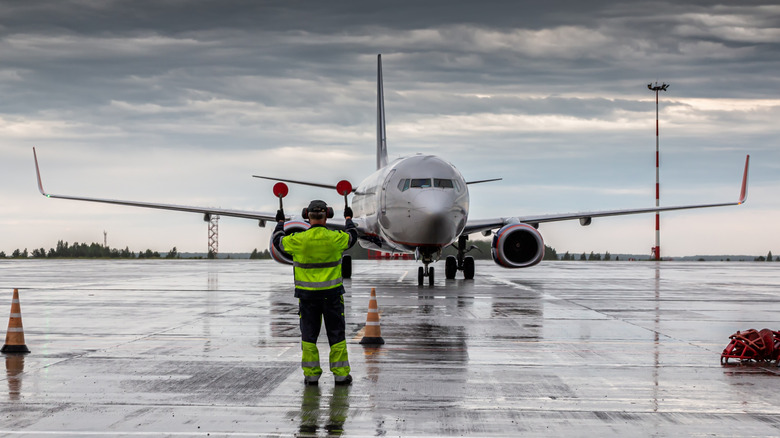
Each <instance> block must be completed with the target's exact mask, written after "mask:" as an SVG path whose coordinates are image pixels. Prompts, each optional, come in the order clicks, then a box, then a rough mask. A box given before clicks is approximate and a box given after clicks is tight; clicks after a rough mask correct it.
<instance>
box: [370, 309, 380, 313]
mask: <svg viewBox="0 0 780 438" xmlns="http://www.w3.org/2000/svg"><path fill="white" fill-rule="evenodd" d="M368 313H379V309H368Z"/></svg>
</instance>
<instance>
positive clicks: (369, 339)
mask: <svg viewBox="0 0 780 438" xmlns="http://www.w3.org/2000/svg"><path fill="white" fill-rule="evenodd" d="M360 343H361V344H363V345H381V344H384V343H385V340H384V339H382V329H381V328H380V327H379V307H378V306H377V305H376V288H373V287H372V288H371V300H369V302H368V316H366V331H365V333H364V334H363V339H361V340H360Z"/></svg>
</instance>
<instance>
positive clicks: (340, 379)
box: [336, 374, 352, 385]
mask: <svg viewBox="0 0 780 438" xmlns="http://www.w3.org/2000/svg"><path fill="white" fill-rule="evenodd" d="M351 384H352V376H351V375H349V374H347V375H346V376H336V385H351Z"/></svg>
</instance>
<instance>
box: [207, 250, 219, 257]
mask: <svg viewBox="0 0 780 438" xmlns="http://www.w3.org/2000/svg"><path fill="white" fill-rule="evenodd" d="M208 258H210V259H215V258H217V255H216V254H214V251H212V250H209V255H208Z"/></svg>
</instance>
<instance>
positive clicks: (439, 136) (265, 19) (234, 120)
mask: <svg viewBox="0 0 780 438" xmlns="http://www.w3.org/2000/svg"><path fill="white" fill-rule="evenodd" d="M773 3H774V2H755V1H740V2H724V5H718V4H714V3H711V2H704V1H675V2H668V3H667V2H634V1H625V2H605V1H588V2H582V1H564V2H553V1H545V2H541V1H537V2H521V1H481V2H452V1H426V2H423V1H419V0H415V1H394V2H366V1H340V2H323V1H308V0H301V1H295V0H285V1H225V0H219V1H186V0H175V1H171V0H150V1H137V0H133V1H110V0H109V1H103V0H101V1H92V0H80V1H67V0H57V1H34V2H14V1H8V0H2V1H0V92H1V94H0V95H1V96H2V98H0V157H1V160H0V172H2V173H1V175H2V181H3V184H2V186H1V187H2V188H0V193H1V194H2V201H3V202H2V203H0V229H1V231H0V251H5V252H6V253H10V252H11V251H13V250H14V249H17V248H20V249H23V248H28V249H29V250H30V251H32V249H34V248H40V247H43V248H45V249H49V248H51V247H53V246H55V245H56V242H57V240H65V241H68V242H71V243H73V242H88V243H89V242H102V240H103V231H104V230H105V231H106V232H107V233H108V243H109V246H111V247H116V248H124V247H126V246H129V247H130V249H131V250H134V251H139V250H145V249H146V248H151V249H153V250H157V251H160V252H165V251H168V250H169V249H171V248H172V247H174V246H175V247H177V248H178V249H179V251H200V252H202V251H205V250H206V249H207V224H206V223H205V222H203V220H202V217H200V215H197V214H190V213H179V212H166V211H155V210H148V209H138V208H131V207H121V206H111V205H101V204H92V203H84V202H74V201H65V200H56V199H46V198H44V197H43V196H41V195H40V194H38V191H37V187H36V182H35V172H34V165H33V156H32V147H33V146H35V147H36V148H37V151H38V158H39V161H40V165H41V172H42V175H43V182H44V187H45V188H46V190H47V191H49V192H52V193H57V194H72V195H82V196H93V197H109V198H116V199H130V200H140V201H151V202H163V203H177V204H185V205H202V206H214V207H223V208H235V209H248V210H259V211H271V212H273V211H275V210H276V208H277V202H276V200H275V199H274V197H273V195H272V193H271V188H272V186H273V182H272V181H263V180H258V179H256V178H252V176H251V175H252V174H261V175H271V176H282V177H287V178H292V179H309V180H315V181H319V182H324V183H331V184H335V182H337V181H338V180H340V179H344V178H346V179H349V180H350V181H352V182H353V183H354V184H357V183H358V182H359V181H360V180H362V179H363V178H364V177H366V176H368V174H370V173H371V172H372V171H373V170H374V166H375V148H376V55H377V54H378V53H381V54H382V58H383V66H384V80H385V83H384V85H385V105H386V112H387V123H388V124H387V143H388V150H389V155H390V157H391V158H394V157H398V156H403V155H408V154H413V153H416V152H424V153H432V154H436V155H439V156H441V157H443V158H445V159H447V160H449V161H450V162H452V163H453V164H454V165H455V166H456V167H457V168H458V169H459V170H460V171H461V172H462V173H463V175H464V176H465V178H466V179H467V180H476V179H485V178H492V177H502V178H503V181H501V182H496V183H490V184H482V185H477V186H471V188H470V192H471V211H470V217H472V218H475V219H480V218H489V217H497V216H511V215H524V214H535V213H536V214H540V213H565V212H575V211H582V210H601V209H616V208H635V207H647V206H652V205H654V203H655V191H654V187H655V96H654V93H652V92H651V91H649V90H648V89H647V84H648V83H650V82H655V81H659V82H665V83H669V84H671V86H670V87H669V90H668V91H667V92H665V93H662V94H661V103H660V119H661V125H660V126H661V137H660V138H661V140H660V144H661V204H662V205H679V204H688V203H710V202H722V201H723V202H728V201H736V200H737V198H738V195H739V184H740V179H741V174H742V169H743V165H744V160H745V155H746V154H750V155H751V173H750V190H749V194H750V196H749V200H748V203H747V204H746V205H744V206H740V207H726V208H720V209H711V210H698V211H690V212H676V213H666V214H663V215H662V217H661V245H662V251H663V254H664V255H666V256H675V255H677V256H680V255H695V254H754V255H765V254H766V253H767V252H768V251H770V250H773V251H774V252H775V253H778V254H780V233H779V232H778V224H780V199H779V196H778V190H780V148H778V143H779V141H778V138H780V137H779V136H778V134H779V133H780V122H779V121H780V73H779V72H780V5H777V4H773ZM311 198H323V199H325V200H326V201H328V202H330V203H332V204H334V205H336V206H339V207H338V210H339V213H340V209H341V207H340V205H341V202H340V199H339V196H338V194H336V193H335V192H333V193H331V192H329V191H327V190H320V189H311V188H304V187H295V186H294V187H291V194H290V196H289V197H288V198H287V199H286V206H287V209H288V211H298V210H299V209H300V208H301V207H303V206H305V204H306V203H307V202H308V200H309V199H311ZM654 228H655V222H654V217H653V215H639V216H631V217H616V218H604V219H594V221H593V224H592V225H591V226H589V227H581V226H580V225H579V223H578V222H577V221H572V222H565V223H557V224H543V225H542V226H541V227H540V231H541V232H542V234H543V236H544V238H545V241H546V243H547V244H549V245H551V246H553V247H554V248H556V250H558V252H561V253H562V252H564V251H571V252H575V253H580V252H583V251H587V252H590V251H595V252H604V251H610V252H612V253H647V254H649V252H650V248H651V247H652V246H653V245H654V239H655V237H654V236H655V234H654ZM219 233H220V242H219V244H220V247H219V249H220V252H250V251H252V250H253V249H254V248H258V249H259V250H263V249H265V248H267V246H268V236H269V234H270V228H265V229H262V228H259V227H258V226H257V223H256V222H254V221H249V220H244V219H236V218H222V219H221V220H220V224H219Z"/></svg>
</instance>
